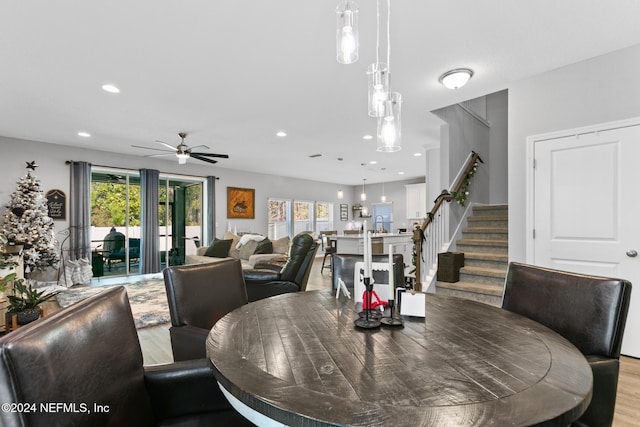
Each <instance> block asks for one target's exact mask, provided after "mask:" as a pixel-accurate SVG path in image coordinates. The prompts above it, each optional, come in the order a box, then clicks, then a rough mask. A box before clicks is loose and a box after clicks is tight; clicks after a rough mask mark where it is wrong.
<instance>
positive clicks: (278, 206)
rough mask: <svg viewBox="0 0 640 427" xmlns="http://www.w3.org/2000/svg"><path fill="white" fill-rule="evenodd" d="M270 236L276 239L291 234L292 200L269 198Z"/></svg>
mask: <svg viewBox="0 0 640 427" xmlns="http://www.w3.org/2000/svg"><path fill="white" fill-rule="evenodd" d="M268 204H269V206H268V211H269V218H268V228H269V231H268V237H269V239H271V240H276V239H279V238H281V237H284V236H290V235H291V224H290V223H289V218H290V211H291V200H286V199H269V200H268Z"/></svg>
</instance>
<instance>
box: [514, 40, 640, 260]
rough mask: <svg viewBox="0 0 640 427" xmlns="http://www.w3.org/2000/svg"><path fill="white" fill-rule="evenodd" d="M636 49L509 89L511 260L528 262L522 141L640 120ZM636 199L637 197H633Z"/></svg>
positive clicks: (639, 68) (639, 67) (639, 55)
mask: <svg viewBox="0 0 640 427" xmlns="http://www.w3.org/2000/svg"><path fill="white" fill-rule="evenodd" d="M639 75H640V45H636V46H632V47H630V48H627V49H623V50H619V51H616V52H612V53H609V54H606V55H602V56H599V57H596V58H593V59H590V60H587V61H582V62H579V63H576V64H572V65H569V66H566V67H563V68H560V69H557V70H553V71H550V72H547V73H543V74H540V75H537V76H534V77H532V78H529V79H526V80H522V81H519V82H516V83H514V84H512V85H510V87H509V154H508V159H509V259H510V260H511V261H521V262H524V261H525V260H526V257H525V256H526V253H525V246H526V233H527V230H526V229H525V209H526V197H527V196H526V193H525V191H526V168H527V159H526V138H527V137H528V136H531V135H537V134H541V133H547V132H552V131H559V130H563V129H571V128H576V127H582V126H587V125H594V124H598V123H604V122H610V121H615V120H622V119H628V118H632V117H640V83H638V76H639ZM634 197H635V195H634Z"/></svg>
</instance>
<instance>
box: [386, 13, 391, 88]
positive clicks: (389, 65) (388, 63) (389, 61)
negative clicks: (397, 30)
mask: <svg viewBox="0 0 640 427" xmlns="http://www.w3.org/2000/svg"><path fill="white" fill-rule="evenodd" d="M390 21H391V0H387V73H389V74H391V33H390V31H389V27H390V25H389V22H390ZM389 86H391V85H390V84H389ZM389 96H391V89H389Z"/></svg>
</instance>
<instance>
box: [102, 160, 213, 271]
mask: <svg viewBox="0 0 640 427" xmlns="http://www.w3.org/2000/svg"><path fill="white" fill-rule="evenodd" d="M204 181H205V180H204V179H203V178H199V177H186V176H171V175H162V174H161V175H160V183H159V189H158V190H159V191H158V195H159V197H158V200H159V201H158V206H157V207H156V208H157V209H158V227H159V233H158V234H159V241H158V248H159V251H160V260H161V267H162V268H164V267H166V266H170V265H179V264H184V262H185V257H186V255H191V254H195V253H196V250H197V247H198V246H200V243H201V239H202V236H203V222H204V219H203V212H204V209H203V205H204V192H203V188H204ZM140 203H141V198H140V174H139V173H138V172H137V171H127V170H119V169H108V168H96V167H94V168H93V169H92V173H91V242H92V244H91V245H92V249H93V252H94V256H93V263H94V266H93V267H94V274H93V275H94V277H100V276H103V275H104V276H122V275H129V274H139V273H140V256H141V254H140V243H141V242H140V237H141V230H140V212H141V209H140V208H141V205H140ZM205 244H208V242H206V243H205Z"/></svg>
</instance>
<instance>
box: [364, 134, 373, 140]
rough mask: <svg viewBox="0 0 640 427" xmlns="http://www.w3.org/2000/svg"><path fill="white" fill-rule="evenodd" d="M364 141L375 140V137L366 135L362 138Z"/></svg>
mask: <svg viewBox="0 0 640 427" xmlns="http://www.w3.org/2000/svg"><path fill="white" fill-rule="evenodd" d="M362 139H366V140H370V139H373V136H371V135H365V136H363V137H362Z"/></svg>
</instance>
